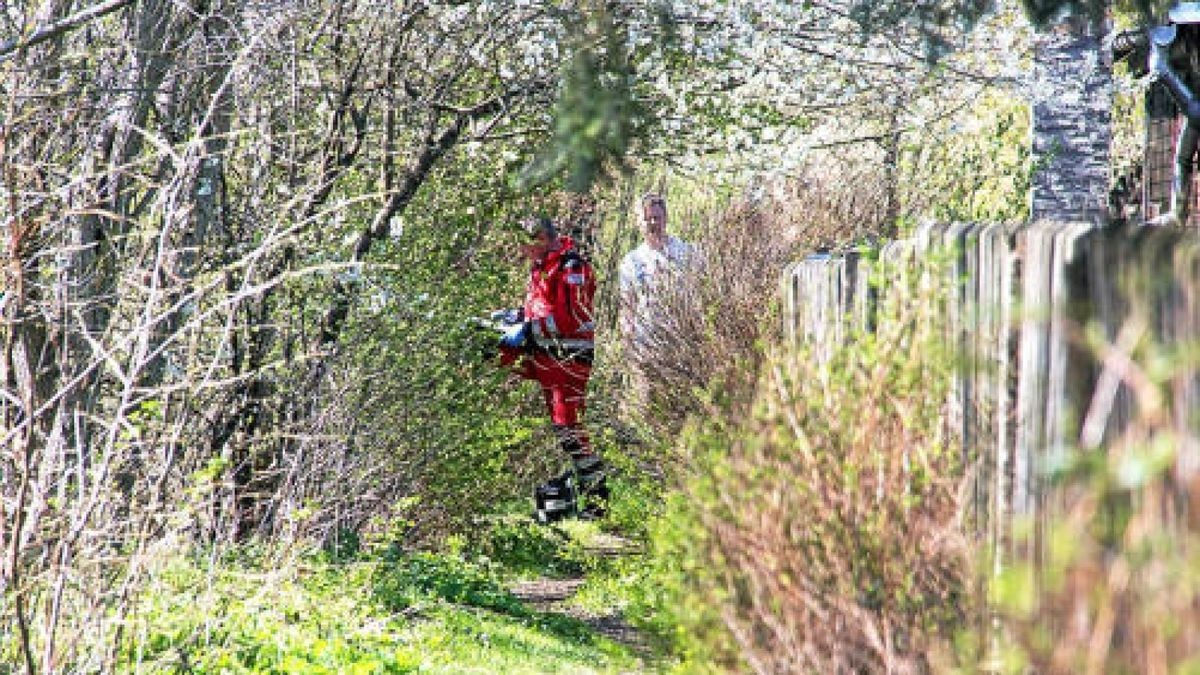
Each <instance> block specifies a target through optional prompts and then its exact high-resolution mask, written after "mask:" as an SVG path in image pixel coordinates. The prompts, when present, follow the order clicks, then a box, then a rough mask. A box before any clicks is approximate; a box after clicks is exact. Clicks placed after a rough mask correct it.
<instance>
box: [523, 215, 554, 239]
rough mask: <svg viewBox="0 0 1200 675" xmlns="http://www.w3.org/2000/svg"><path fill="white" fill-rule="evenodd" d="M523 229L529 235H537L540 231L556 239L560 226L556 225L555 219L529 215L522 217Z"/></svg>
mask: <svg viewBox="0 0 1200 675" xmlns="http://www.w3.org/2000/svg"><path fill="white" fill-rule="evenodd" d="M520 225H521V229H522V230H524V231H525V234H527V235H529V236H531V237H532V236H535V235H536V234H537V233H538V232H545V233H546V235H547V236H548V237H550V238H551V239H554V238H555V237H557V236H558V228H557V227H555V226H554V221H552V220H550V219H549V218H547V217H545V216H529V217H528V218H522V219H521V222H520Z"/></svg>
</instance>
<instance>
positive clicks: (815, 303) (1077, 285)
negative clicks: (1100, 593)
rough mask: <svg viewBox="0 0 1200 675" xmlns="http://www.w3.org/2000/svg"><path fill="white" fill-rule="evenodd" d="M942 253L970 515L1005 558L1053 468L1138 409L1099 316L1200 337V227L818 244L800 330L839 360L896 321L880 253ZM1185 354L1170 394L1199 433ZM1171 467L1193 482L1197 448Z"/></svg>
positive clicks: (805, 281) (1041, 504)
mask: <svg viewBox="0 0 1200 675" xmlns="http://www.w3.org/2000/svg"><path fill="white" fill-rule="evenodd" d="M929 259H937V260H939V263H938V264H937V265H932V264H931V265H928V266H927V269H929V270H936V271H935V272H934V273H935V274H938V275H940V276H941V281H942V282H943V283H945V284H946V288H947V289H948V291H949V293H950V298H949V300H948V302H947V303H946V306H947V307H948V316H946V317H945V326H946V329H947V331H948V336H949V337H950V339H952V340H954V341H956V342H957V343H958V346H959V347H961V350H960V353H961V354H962V355H963V366H962V368H961V369H960V370H959V371H958V374H957V376H956V378H955V382H954V386H953V388H952V394H951V396H952V400H951V401H950V405H949V409H950V411H951V412H950V416H951V423H952V424H953V425H954V426H955V427H956V429H957V431H958V435H959V436H960V438H961V440H962V446H963V450H964V453H965V454H967V455H968V457H970V458H971V459H972V460H973V466H974V467H975V469H976V472H977V473H976V480H975V482H974V486H975V489H974V501H973V504H972V506H973V510H974V513H973V515H974V518H973V521H974V522H975V523H976V525H977V527H978V528H979V529H978V533H979V534H980V535H981V536H986V537H988V538H989V539H990V540H991V541H992V543H993V544H994V545H995V546H996V550H997V552H999V553H1000V555H999V556H997V561H998V563H997V564H999V561H1000V560H1001V559H1003V558H1006V557H1007V555H1006V554H1007V553H1010V551H1006V549H1007V548H1008V547H1009V546H1010V545H1011V538H1010V537H1009V536H1008V535H1009V532H1010V527H1011V525H1012V521H1013V518H1014V517H1036V516H1038V515H1040V514H1042V512H1043V510H1044V509H1045V508H1046V502H1047V500H1048V499H1051V496H1050V494H1049V492H1048V491H1047V490H1046V489H1045V478H1046V475H1047V472H1046V470H1047V468H1048V467H1051V466H1054V465H1056V464H1057V463H1058V462H1059V461H1060V460H1061V459H1062V458H1063V457H1064V453H1065V451H1066V448H1068V447H1070V446H1080V445H1082V446H1085V447H1087V446H1094V447H1099V446H1102V445H1103V443H1104V442H1105V440H1106V439H1109V438H1111V437H1113V435H1114V434H1117V433H1120V432H1121V430H1122V429H1124V428H1125V425H1127V424H1128V423H1129V421H1130V419H1131V417H1132V415H1133V414H1134V413H1135V408H1134V403H1135V401H1134V399H1133V395H1132V393H1131V389H1130V388H1129V387H1128V386H1127V385H1126V384H1124V383H1123V382H1122V377H1121V369H1120V368H1118V367H1116V366H1117V365H1119V363H1118V362H1117V361H1114V360H1113V359H1109V360H1108V361H1107V362H1105V361H1103V360H1102V359H1101V358H1100V357H1099V356H1098V355H1097V354H1098V352H1097V350H1096V349H1095V348H1093V347H1091V346H1088V345H1087V341H1086V340H1085V339H1084V337H1083V336H1084V335H1085V333H1086V332H1087V330H1086V327H1088V326H1092V327H1094V328H1098V329H1100V330H1098V331H1095V330H1093V333H1096V332H1098V333H1099V334H1100V335H1101V336H1102V342H1107V343H1109V344H1114V345H1116V344H1119V343H1120V342H1121V341H1122V339H1123V338H1122V336H1121V333H1122V330H1123V329H1124V328H1125V327H1126V326H1131V325H1133V323H1134V322H1138V321H1142V322H1145V325H1146V327H1147V329H1148V331H1149V333H1150V334H1151V335H1152V337H1153V340H1154V341H1155V342H1156V343H1158V344H1160V345H1162V346H1163V347H1164V348H1165V349H1168V350H1171V349H1176V350H1178V349H1179V348H1181V347H1183V346H1186V345H1197V344H1200V342H1198V340H1197V339H1198V338H1200V236H1197V234H1196V233H1195V232H1190V233H1187V232H1180V231H1174V230H1165V229H1145V228H1143V229H1128V230H1125V229H1120V230H1109V229H1098V228H1095V227H1093V226H1090V225H1082V224H1054V223H1038V224H1034V225H1027V226H1005V225H972V224H949V225H941V224H927V225H924V226H922V227H921V228H919V230H918V231H917V233H916V235H915V236H914V237H913V238H912V239H909V240H905V241H899V242H893V243H889V244H887V245H885V246H884V247H883V248H882V249H881V250H879V251H877V252H872V253H871V254H870V255H866V254H863V253H856V252H851V253H843V254H823V255H814V256H810V257H809V258H807V259H805V260H803V261H800V262H798V263H795V264H794V265H792V266H791V267H789V268H788V269H787V271H786V273H785V275H784V280H783V288H782V289H781V291H782V294H783V304H784V308H785V326H784V328H785V331H786V333H787V335H788V337H789V338H790V339H792V340H799V341H806V342H809V343H811V344H812V345H813V346H814V347H815V351H816V355H817V357H818V358H822V357H824V356H826V355H827V354H828V353H829V350H830V349H831V348H832V347H833V345H835V344H838V343H840V342H841V341H843V340H844V339H846V337H847V336H848V334H849V331H853V330H863V329H866V330H870V329H872V327H873V325H874V322H876V321H884V320H887V318H886V317H884V316H882V315H880V314H879V313H878V312H876V311H875V306H876V304H877V303H876V302H875V298H876V297H877V295H878V293H879V292H880V290H881V287H880V286H879V284H878V282H879V280H878V279H877V280H876V283H875V284H872V283H871V280H870V277H871V276H872V275H871V270H872V269H873V268H877V267H878V265H879V262H878V261H891V262H893V263H898V264H899V266H900V268H905V267H907V268H909V269H911V268H914V267H915V268H920V267H922V265H923V261H925V260H929ZM884 283H886V280H884ZM1184 351H1186V350H1184ZM1117 353H1121V349H1118V350H1117ZM1118 361H1119V359H1118ZM1175 363H1176V367H1177V369H1178V370H1177V372H1176V373H1175V375H1174V377H1173V378H1172V379H1171V382H1170V386H1169V390H1170V391H1169V392H1168V395H1169V396H1170V398H1171V400H1172V402H1173V405H1172V410H1173V411H1174V412H1175V415H1176V418H1177V419H1176V420H1175V422H1176V423H1177V424H1178V425H1180V426H1181V427H1183V428H1187V429H1189V430H1191V431H1193V432H1194V431H1197V430H1198V429H1200V399H1198V398H1197V386H1198V385H1200V382H1198V381H1197V377H1196V371H1197V368H1196V365H1197V364H1196V363H1194V362H1191V363H1189V362H1188V360H1187V359H1176V360H1175ZM1174 472H1175V478H1176V480H1175V481H1174V482H1175V484H1176V485H1179V486H1181V489H1184V490H1185V489H1186V486H1188V485H1189V484H1192V483H1194V482H1195V479H1196V477H1197V476H1198V475H1200V474H1198V472H1200V449H1198V448H1196V447H1192V446H1188V447H1181V448H1179V449H1178V454H1177V462H1176V466H1175V468H1174ZM1177 497H1178V499H1177V504H1178V505H1179V507H1180V509H1182V510H1181V511H1179V513H1178V515H1179V516H1182V517H1188V515H1189V514H1188V513H1187V510H1188V509H1189V508H1190V509H1192V510H1197V508H1198V507H1197V504H1200V495H1190V496H1189V495H1186V494H1181V495H1177ZM1189 502H1190V503H1191V506H1190V507H1189V506H1188V504H1189ZM1190 517H1192V518H1196V517H1200V513H1191V514H1190ZM1037 548H1040V546H1038V547H1037Z"/></svg>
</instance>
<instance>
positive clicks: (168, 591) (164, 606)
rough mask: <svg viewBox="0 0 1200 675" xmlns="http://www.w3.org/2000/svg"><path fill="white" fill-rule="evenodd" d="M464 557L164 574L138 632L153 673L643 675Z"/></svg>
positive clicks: (497, 572)
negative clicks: (529, 603) (534, 607)
mask: <svg viewBox="0 0 1200 675" xmlns="http://www.w3.org/2000/svg"><path fill="white" fill-rule="evenodd" d="M503 578H504V570H503V569H502V568H500V567H499V566H497V565H495V564H487V563H478V562H469V561H467V560H466V559H464V558H463V557H462V556H460V555H455V554H442V555H433V554H426V553H421V554H400V553H397V552H392V553H385V554H376V555H365V554H364V555H360V556H357V557H355V558H353V559H350V560H345V559H343V560H340V561H339V560H334V559H331V558H330V557H329V556H325V555H316V554H310V555H296V556H290V557H287V558H284V559H278V558H277V557H270V556H265V555H254V554H249V555H247V554H243V555H238V556H224V557H221V558H216V559H197V558H191V559H187V558H176V559H172V560H170V561H168V562H166V563H164V564H163V565H162V566H161V568H160V570H159V572H158V573H157V574H156V575H155V577H154V581H153V583H152V584H151V586H150V589H149V591H148V592H147V593H146V594H144V595H143V597H142V600H141V603H140V605H139V609H138V611H137V612H136V613H135V615H134V616H132V617H131V618H130V620H129V622H128V624H127V626H126V639H125V649H124V651H123V652H122V662H121V664H120V668H119V669H120V670H121V671H122V672H139V673H183V672H193V673H406V672H414V671H418V670H419V671H421V672H443V673H608V672H631V671H637V670H641V669H642V667H641V665H640V663H639V661H638V658H637V657H636V655H634V654H632V653H631V652H630V651H629V650H628V649H627V648H626V647H624V646H623V645H620V644H617V643H615V642H613V641H611V640H608V639H607V638H604V637H603V636H600V635H598V634H597V633H595V632H594V631H593V630H592V629H591V627H589V626H588V625H587V624H586V623H584V622H582V621H579V620H577V619H573V618H571V617H568V616H564V615H561V614H556V613H547V612H538V611H534V610H531V609H530V608H528V607H526V606H525V605H523V604H521V603H520V602H519V601H518V600H517V599H516V598H514V597H513V596H512V595H511V594H510V593H508V592H507V591H506V590H505V588H504V585H503V583H502V581H503Z"/></svg>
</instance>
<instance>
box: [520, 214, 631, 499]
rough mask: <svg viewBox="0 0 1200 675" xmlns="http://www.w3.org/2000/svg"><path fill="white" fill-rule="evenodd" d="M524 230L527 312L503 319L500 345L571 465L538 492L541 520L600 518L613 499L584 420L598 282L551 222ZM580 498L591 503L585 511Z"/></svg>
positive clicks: (528, 224) (533, 221)
mask: <svg viewBox="0 0 1200 675" xmlns="http://www.w3.org/2000/svg"><path fill="white" fill-rule="evenodd" d="M521 229H522V231H523V232H524V234H525V236H527V237H528V242H527V244H526V245H525V246H524V247H523V250H524V253H525V255H526V256H527V257H528V258H529V260H530V270H529V281H528V283H527V284H526V289H525V303H524V305H523V306H522V307H521V308H520V309H519V310H508V311H507V312H505V313H504V316H503V317H502V318H503V319H505V320H506V322H507V323H508V324H509V327H508V328H507V330H505V332H504V334H503V335H502V336H501V338H500V354H501V363H502V364H504V365H508V366H513V367H515V368H516V370H517V372H518V373H519V374H520V375H521V376H522V377H525V378H527V379H531V380H535V381H537V383H538V385H539V386H540V387H541V390H542V398H543V399H544V400H545V403H546V410H547V412H548V413H549V415H550V422H551V424H552V425H553V428H554V433H555V436H556V438H557V440H558V444H559V446H560V447H561V448H562V450H563V451H564V452H566V453H567V455H568V456H569V457H570V459H571V465H572V470H571V471H568V472H567V473H566V474H564V475H563V476H559V477H558V478H556V479H554V480H551V481H550V482H548V483H547V484H545V485H543V486H539V487H538V489H537V491H536V492H535V498H536V499H537V502H538V516H539V519H540V520H543V521H549V520H556V519H558V518H560V517H564V516H566V515H571V514H575V513H578V514H579V515H584V516H591V517H598V516H600V515H602V514H603V509H604V503H605V502H606V501H607V499H608V486H607V482H606V480H605V466H604V462H603V460H602V459H601V458H600V456H599V455H598V454H597V453H596V452H595V451H594V450H593V449H592V446H591V442H590V441H589V439H588V435H587V432H586V431H585V430H584V428H583V425H582V423H581V421H580V418H581V416H582V414H583V411H584V407H585V403H586V399H587V383H588V377H589V376H590V375H591V372H592V355H593V351H594V344H595V343H594V339H595V324H594V322H593V317H592V298H593V296H594V295H595V292H596V279H595V275H594V274H593V272H592V267H591V265H590V264H589V263H588V261H587V259H586V258H584V257H583V255H582V254H580V252H579V250H578V249H577V248H576V246H575V242H574V241H573V240H572V239H571V238H570V237H568V236H566V235H563V234H560V233H559V232H558V228H557V227H555V225H554V223H553V221H551V220H550V219H548V218H541V217H538V218H527V219H525V220H523V221H521ZM551 493H553V494H551ZM546 495H550V496H549V497H546V498H543V497H545V496H546ZM579 495H583V496H584V500H585V506H584V508H583V509H582V510H580V509H579V505H578V501H577V499H576V498H577V497H578V496H579Z"/></svg>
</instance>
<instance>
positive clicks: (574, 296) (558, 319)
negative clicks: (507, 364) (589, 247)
mask: <svg viewBox="0 0 1200 675" xmlns="http://www.w3.org/2000/svg"><path fill="white" fill-rule="evenodd" d="M558 243H559V248H558V250H555V251H550V252H549V253H547V254H546V256H545V257H544V258H542V259H541V260H540V261H538V262H535V263H534V264H533V267H532V269H530V271H529V284H528V285H527V286H526V291H525V320H526V321H529V322H530V329H531V332H532V337H533V340H534V342H535V343H536V344H537V345H538V346H540V347H546V348H550V347H563V348H568V349H575V348H587V349H590V348H591V347H592V340H593V339H594V337H595V324H594V322H593V318H592V297H593V296H594V295H595V294H596V277H595V275H594V274H593V273H592V266H591V265H589V264H588V262H587V260H585V259H584V258H583V256H582V255H580V254H579V252H578V251H577V250H576V249H575V242H574V241H572V240H571V238H570V237H567V236H560V237H559V238H558Z"/></svg>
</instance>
